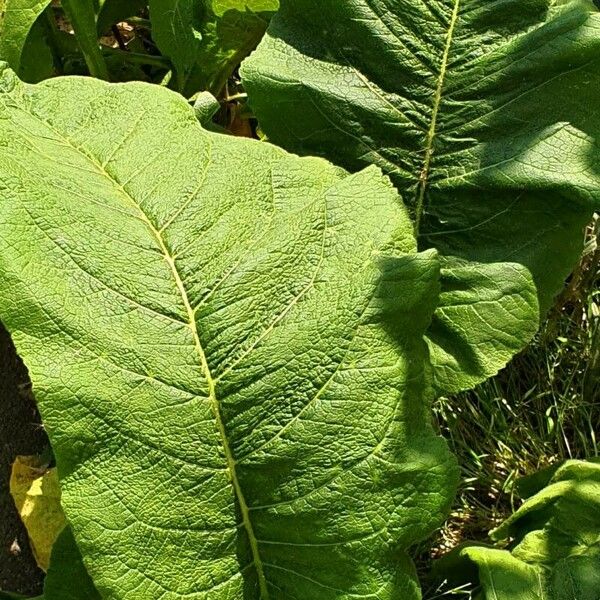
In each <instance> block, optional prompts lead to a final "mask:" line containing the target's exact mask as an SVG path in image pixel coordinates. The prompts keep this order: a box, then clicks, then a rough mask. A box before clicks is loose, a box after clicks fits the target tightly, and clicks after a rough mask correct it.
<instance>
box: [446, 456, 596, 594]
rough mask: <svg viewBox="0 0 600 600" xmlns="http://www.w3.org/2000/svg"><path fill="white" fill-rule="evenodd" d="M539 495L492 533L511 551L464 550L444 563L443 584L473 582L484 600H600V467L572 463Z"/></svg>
mask: <svg viewBox="0 0 600 600" xmlns="http://www.w3.org/2000/svg"><path fill="white" fill-rule="evenodd" d="M543 479H544V477H541V478H540V480H541V481H543ZM534 482H535V480H534ZM531 485H532V481H530V482H529V486H531ZM533 490H535V493H534V495H533V496H532V497H531V498H529V499H528V500H527V501H526V502H525V503H524V504H523V506H521V508H519V510H517V511H516V512H515V513H514V515H512V516H511V517H510V518H509V519H508V520H507V521H505V522H504V523H503V524H502V525H501V526H500V527H499V528H498V529H496V530H495V531H493V532H492V538H493V539H495V540H496V541H500V540H507V539H509V538H510V539H512V540H514V541H513V542H512V549H511V550H498V549H494V548H490V547H484V546H465V547H462V548H458V549H456V550H455V551H454V552H452V553H451V554H450V555H448V556H447V557H445V558H444V559H442V560H441V561H439V563H438V565H437V568H436V575H437V577H445V578H447V579H449V580H450V582H451V583H452V584H458V583H462V582H464V581H465V580H467V581H468V580H473V581H475V582H476V583H478V585H479V586H480V588H481V593H480V596H479V598H480V599H481V600H598V599H599V598H600V463H593V462H583V461H568V462H566V463H565V464H564V465H562V466H561V467H559V468H558V469H556V468H555V469H554V470H553V472H552V473H550V474H549V481H548V483H547V485H546V486H545V487H543V489H540V490H536V488H535V486H534V487H533Z"/></svg>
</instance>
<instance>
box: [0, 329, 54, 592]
mask: <svg viewBox="0 0 600 600" xmlns="http://www.w3.org/2000/svg"><path fill="white" fill-rule="evenodd" d="M47 443H48V438H47V437H46V434H45V432H44V431H43V429H42V428H41V426H40V417H39V414H38V411H37V408H36V406H35V402H34V400H33V396H32V394H31V390H30V385H29V378H28V375H27V370H26V368H25V366H24V365H23V362H22V361H21V360H20V358H19V357H18V356H17V354H16V352H15V349H14V346H13V344H12V341H11V339H10V336H9V335H8V333H7V331H6V329H4V327H3V326H2V325H1V324H0V590H3V591H7V592H18V593H21V594H25V595H31V596H37V595H38V594H41V593H42V582H43V573H42V571H40V569H38V567H37V565H36V563H35V560H34V558H33V556H32V554H31V549H30V547H29V542H28V539H27V533H26V532H25V529H24V527H23V525H22V523H21V520H20V518H19V515H18V513H17V511H16V509H15V506H14V503H13V501H12V498H11V496H10V492H9V481H10V472H11V466H12V463H13V461H14V458H15V456H17V455H23V454H24V455H30V454H41V453H42V452H43V450H44V449H45V448H46V446H47Z"/></svg>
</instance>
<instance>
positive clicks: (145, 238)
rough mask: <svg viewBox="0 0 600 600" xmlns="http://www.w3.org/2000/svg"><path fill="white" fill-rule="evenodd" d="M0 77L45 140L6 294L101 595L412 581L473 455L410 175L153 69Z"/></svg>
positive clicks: (325, 593)
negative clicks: (199, 113) (172, 84)
mask: <svg viewBox="0 0 600 600" xmlns="http://www.w3.org/2000/svg"><path fill="white" fill-rule="evenodd" d="M5 77H6V76H5ZM8 79H10V76H8ZM0 87H1V89H3V90H5V92H4V94H8V99H9V101H8V102H6V103H5V104H4V106H3V107H2V109H1V110H2V111H3V113H4V114H5V115H6V117H7V118H6V119H3V120H2V121H1V123H2V126H3V127H6V128H8V129H10V134H11V135H10V136H7V139H11V140H13V141H12V143H13V144H15V146H14V147H15V148H17V147H18V148H20V149H21V150H20V151H21V152H23V153H24V155H21V156H19V159H18V160H16V158H15V156H13V152H12V150H13V149H14V148H12V147H11V151H10V152H7V153H3V154H2V158H1V161H2V165H3V168H2V171H1V172H2V176H3V180H2V188H1V189H2V195H3V196H4V197H6V198H7V199H8V200H9V201H7V202H3V203H2V209H1V210H0V215H1V216H0V223H1V226H0V232H1V234H0V245H1V246H2V248H3V250H4V249H5V250H6V253H4V251H3V253H2V258H0V269H1V271H2V273H3V278H2V282H3V283H1V284H0V289H1V290H2V292H1V293H2V297H3V298H6V299H8V297H9V296H10V297H11V298H13V299H14V301H11V302H8V301H7V302H5V303H3V305H4V307H5V309H6V310H3V309H0V310H2V319H3V321H5V322H6V323H7V325H8V327H9V328H10V330H11V332H12V335H13V337H14V340H15V342H16V344H17V347H18V349H19V351H20V352H21V354H22V355H23V357H24V359H25V361H26V364H27V365H28V368H29V369H30V373H31V374H32V379H33V381H34V389H35V393H36V396H37V398H38V402H39V404H40V408H41V412H42V416H43V419H44V422H45V423H46V425H47V428H48V431H49V432H50V435H51V438H52V443H53V448H54V450H55V453H56V457H57V465H58V469H59V475H60V477H61V485H62V487H63V503H64V506H65V511H66V514H67V517H68V519H69V522H70V523H71V525H72V527H73V531H74V534H75V537H76V539H77V543H78V545H79V547H80V549H81V551H82V555H83V558H84V563H85V565H86V567H87V568H88V570H89V573H90V575H91V577H92V579H93V580H94V582H95V584H96V586H97V587H98V589H99V590H100V591H101V593H102V594H103V595H110V596H111V597H115V598H121V597H123V598H128V597H131V594H132V593H137V592H136V590H138V591H139V589H143V590H144V594H145V595H146V596H148V597H155V596H157V595H160V594H161V593H162V592H163V591H165V590H167V592H168V593H170V594H172V595H174V597H177V595H183V594H188V595H190V597H192V598H198V599H200V598H206V597H211V598H213V597H215V598H220V597H222V598H227V597H231V596H232V595H234V596H235V595H242V594H244V595H248V597H255V598H259V597H261V598H263V599H265V598H269V597H270V598H272V599H275V598H284V597H285V598H292V597H315V598H333V597H339V595H340V594H342V593H355V592H356V593H363V594H364V595H366V596H367V597H369V595H375V594H376V593H379V591H378V590H380V588H381V589H385V590H386V592H385V593H388V594H391V595H393V594H394V593H396V594H403V596H402V597H403V598H412V597H414V598H417V597H418V584H417V582H416V578H415V573H414V568H413V567H412V566H411V563H410V560H409V558H408V557H407V555H406V548H407V547H408V545H410V544H411V543H413V542H414V541H416V540H418V539H419V538H420V537H422V536H423V535H425V534H426V532H427V531H428V530H430V529H431V527H432V526H434V524H437V523H438V522H439V521H440V520H441V517H442V515H443V514H445V512H446V510H447V508H448V505H449V502H450V498H451V495H452V492H453V490H454V486H455V483H456V467H455V465H454V462H453V460H452V459H451V457H450V456H449V454H448V452H447V449H446V447H445V445H444V443H443V442H442V441H441V440H440V439H439V438H437V437H436V436H435V434H434V433H433V431H432V429H431V425H430V418H429V408H428V405H429V402H430V400H431V387H430V374H429V364H428V359H427V350H426V347H425V344H424V342H423V339H422V335H423V331H424V330H425V328H426V326H427V323H428V321H429V319H430V318H431V313H432V312H433V308H434V305H435V300H436V294H437V287H438V269H439V267H438V264H437V260H436V257H435V254H434V253H432V252H428V253H424V254H416V253H415V240H414V238H413V235H412V226H411V224H410V221H409V220H408V219H407V216H406V214H405V212H404V210H403V209H402V207H401V204H400V203H399V201H398V198H397V195H396V193H395V191H394V190H393V188H392V187H391V185H390V184H389V182H387V181H386V180H385V179H383V178H382V177H381V175H380V173H379V172H378V171H377V170H376V169H374V168H371V169H368V170H366V171H364V172H362V173H359V174H356V175H353V176H348V175H347V174H346V173H345V172H343V171H342V170H340V169H338V168H334V167H332V166H331V165H329V164H327V163H325V162H323V161H321V160H318V159H310V160H307V159H298V158H297V157H292V156H290V155H287V154H285V153H284V152H283V151H281V150H279V149H277V148H275V147H272V146H270V145H267V144H261V143H258V142H251V141H246V140H239V139H233V138H230V137H228V136H217V135H214V134H209V133H206V132H204V131H203V130H202V129H201V128H200V127H199V125H198V123H197V119H196V116H195V113H194V110H193V109H192V108H191V107H190V106H189V105H188V104H187V103H186V102H185V100H184V99H182V98H181V97H178V96H177V95H174V94H172V93H170V92H168V91H167V90H164V89H159V88H155V87H153V86H147V85H143V84H128V85H124V86H110V85H107V84H104V83H102V82H98V81H94V80H89V79H61V80H60V81H58V80H54V81H48V82H45V83H44V84H41V85H38V86H31V87H22V86H20V85H18V84H16V83H14V82H12V83H11V82H10V81H8V82H7V81H5V82H4V84H3V85H2V86H0ZM75 90H76V93H75ZM74 98H76V102H74V101H73V99H74ZM140 99H144V101H143V102H141V101H140ZM134 100H135V101H134ZM90 114H93V115H94V120H93V122H92V123H94V124H95V125H94V124H92V123H90V121H89V115H90ZM108 115H111V118H110V119H108ZM105 117H106V118H105ZM83 124H86V127H82V125H83ZM90 127H91V128H92V130H93V135H92V134H91V132H90ZM8 129H7V131H6V133H8ZM240 156H242V157H246V158H245V160H244V161H242V162H240ZM249 157H251V158H252V159H250V158H249ZM31 160H35V161H36V172H37V173H38V174H40V173H44V176H40V177H36V181H37V182H38V184H35V183H33V182H31V181H30V182H29V183H27V185H26V188H27V190H28V192H27V193H26V194H25V195H23V194H22V193H21V191H20V190H22V189H23V188H22V185H21V184H20V183H19V182H25V181H26V180H27V177H28V176H27V169H26V168H25V167H24V166H23V165H26V164H28V163H29V162H30V161H31ZM231 174H235V175H234V176H232V175H231ZM23 178H25V179H23ZM39 184H41V185H42V186H43V188H44V189H43V191H41V190H39V188H38V191H41V195H39V194H38V193H35V192H34V189H35V186H36V185H39ZM42 196H43V201H41V198H42ZM65 202H68V203H69V210H68V211H65V210H64V208H65ZM140 211H141V212H140ZM390 211H391V213H393V214H394V217H393V218H390ZM142 213H143V214H142ZM144 215H145V216H144ZM15 222H21V224H22V225H25V226H26V228H27V229H28V231H29V233H30V235H29V236H28V237H27V239H26V240H25V238H24V237H22V236H21V235H20V234H19V233H17V232H18V231H22V229H20V227H17V228H16V229H14V228H12V227H11V226H10V224H11V223H15ZM382 223H383V226H382ZM11 231H12V232H13V234H11ZM9 238H10V239H9ZM159 239H160V240H162V242H161V241H159ZM14 244H16V246H15V245H14ZM22 244H25V245H26V246H27V248H28V250H26V251H25V252H23V250H24V247H23V246H22ZM10 247H12V248H13V249H12V250H11V249H10ZM17 247H18V249H17ZM24 260H25V261H27V264H35V265H37V267H36V268H39V265H40V264H43V265H44V267H43V268H42V269H41V271H40V272H41V273H42V276H41V277H39V278H36V279H35V280H32V279H31V278H29V277H27V271H28V267H27V264H25V263H24V262H22V261H24ZM378 261H379V264H378ZM132 265H135V268H132ZM43 290H45V291H43ZM185 298H187V301H186V300H185ZM65 302H66V304H65ZM66 305H68V306H71V307H74V309H75V310H73V311H71V310H67V311H64V310H63V309H64V307H65V306H66ZM190 309H191V310H190ZM192 312H193V316H194V323H191V320H192V319H191V314H192ZM194 330H195V331H196V334H194ZM40 335H41V336H42V337H43V338H44V340H45V342H44V344H43V345H40V344H38V343H37V342H36V338H38V336H40ZM198 340H200V341H201V344H200V346H201V348H202V354H203V355H204V357H205V360H204V361H203V360H202V359H201V354H200V353H199V351H198ZM49 356H52V363H51V364H50V363H49V361H48V357H49ZM199 358H200V360H199ZM55 365H59V368H58V369H57V368H55ZM211 382H212V383H211ZM215 398H218V400H219V402H218V407H215ZM374 407H377V409H376V410H373V408H374ZM217 408H218V411H219V413H216V410H217ZM219 414H220V418H217V417H218V415H219ZM65 419H68V426H66V427H65ZM219 421H220V422H221V425H222V427H223V428H224V429H225V434H226V435H225V437H226V440H227V445H228V447H229V453H228V452H227V450H226V448H225V445H224V443H223V441H224V440H223V437H224V436H223V434H222V432H221V427H220V426H219ZM407 423H410V424H411V425H410V427H409V426H407ZM284 427H285V429H284ZM228 454H229V455H230V456H231V457H234V458H235V472H236V475H237V481H238V485H237V486H235V485H234V484H233V483H232V480H231V477H230V476H229V475H228V471H231V470H232V469H233V467H232V465H231V461H230V460H228V458H227V455H228ZM157 482H162V483H158V484H157ZM415 486H416V489H417V490H418V492H415ZM236 487H239V490H241V492H240V491H239V490H237V489H234V488H236ZM350 490H353V491H352V493H346V491H350ZM421 490H423V492H425V491H426V493H423V494H421V493H420V491H421ZM431 490H437V492H436V493H435V494H434V495H433V496H432V495H431V494H430V491H431ZM243 503H245V505H246V509H247V513H248V515H249V517H248V518H249V519H250V520H251V527H250V526H249V525H248V524H247V523H246V522H245V520H244V518H243V515H242V513H243V512H244V511H243V509H242V508H241V507H242V505H243ZM381 506H386V507H388V511H387V514H385V515H384V514H380V513H379V508H380V507H381ZM375 507H379V508H377V509H375ZM425 507H427V508H426V509H425V510H423V509H424V508H425ZM345 514H347V515H349V518H347V519H342V520H341V521H339V520H338V519H337V518H336V516H335V515H345ZM423 514H426V515H427V516H426V518H423ZM247 520H248V519H246V521H247ZM391 546H394V548H395V551H394V553H393V555H392V553H390V552H388V550H389V548H390V547H391ZM256 548H258V554H257V552H256ZM332 548H335V550H334V551H332ZM257 556H258V558H259V559H260V561H261V563H262V569H261V567H260V565H257V564H256V562H257ZM132 564H135V566H136V568H135V569H132V568H131V565H132ZM261 570H262V576H261ZM179 573H185V576H183V577H179V575H178V574H179ZM349 573H351V574H352V575H351V576H349V575H348V574H349ZM261 578H262V583H261ZM116 582H119V583H120V586H119V585H117V583H116ZM140 586H141V588H140ZM265 586H267V588H268V592H267V591H265Z"/></svg>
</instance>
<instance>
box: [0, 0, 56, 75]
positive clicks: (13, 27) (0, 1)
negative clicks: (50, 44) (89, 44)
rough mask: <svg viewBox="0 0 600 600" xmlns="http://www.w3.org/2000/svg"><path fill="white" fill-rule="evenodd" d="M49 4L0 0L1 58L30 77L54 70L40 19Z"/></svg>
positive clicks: (45, 0) (37, 0) (38, 0)
mask: <svg viewBox="0 0 600 600" xmlns="http://www.w3.org/2000/svg"><path fill="white" fill-rule="evenodd" d="M49 4H50V0H0V60H5V61H6V62H8V63H9V64H10V66H11V67H12V68H13V69H14V70H15V71H16V72H17V73H20V74H21V76H25V77H27V79H28V80H34V81H39V80H41V79H44V78H45V77H49V76H50V74H51V73H52V68H53V65H52V55H51V54H50V50H49V49H48V48H47V46H46V43H45V39H44V37H45V28H44V26H43V23H42V22H40V21H39V19H40V18H41V17H42V13H43V12H44V10H46V8H47V7H48V5H49ZM32 31H33V35H31V36H30V33H32Z"/></svg>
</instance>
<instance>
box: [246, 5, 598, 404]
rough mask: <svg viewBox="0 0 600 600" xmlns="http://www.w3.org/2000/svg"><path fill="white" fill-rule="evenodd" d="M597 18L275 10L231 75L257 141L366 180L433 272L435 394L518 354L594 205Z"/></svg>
mask: <svg viewBox="0 0 600 600" xmlns="http://www.w3.org/2000/svg"><path fill="white" fill-rule="evenodd" d="M599 53H600V16H599V15H598V14H597V13H596V12H595V10H593V9H592V8H591V4H590V3H589V2H581V1H572V2H553V1H551V0H496V1H490V0H324V1H323V2H318V3H315V2H312V1H311V0H283V2H282V6H281V9H280V11H279V13H278V14H277V15H276V16H275V17H274V19H273V21H272V22H271V25H270V28H269V30H268V33H267V35H266V37H265V38H264V40H263V42H261V45H260V46H259V49H258V50H257V51H256V52H255V53H254V54H253V55H252V56H251V57H250V58H249V59H248V60H247V61H246V63H245V64H244V65H243V69H242V75H243V77H244V82H245V85H246V88H247V90H248V93H249V97H250V102H251V106H252V107H253V108H254V110H255V112H256V113H257V115H258V117H259V120H260V124H261V127H262V128H263V130H264V131H265V133H266V134H267V136H268V137H269V139H270V140H271V141H273V142H274V143H277V144H279V145H282V146H283V147H285V148H287V149H289V150H292V151H294V152H298V153H300V154H314V155H321V156H325V157H327V158H329V159H330V160H333V161H334V162H336V163H338V164H341V165H343V166H345V167H346V168H349V169H359V168H362V167H363V166H365V165H367V164H376V165H378V166H379V167H381V168H382V169H383V170H384V171H385V172H387V173H388V174H389V175H390V177H391V178H392V180H393V182H394V183H395V185H396V186H397V188H398V189H399V190H400V192H401V193H402V196H403V198H404V200H405V202H406V203H407V204H408V205H409V206H410V207H411V210H412V214H413V218H414V220H415V227H416V231H417V235H418V238H419V247H420V248H421V249H426V248H431V247H434V248H437V249H438V250H439V251H440V253H441V255H442V274H443V288H442V295H441V302H440V306H439V307H438V309H437V311H436V314H435V316H434V319H433V322H432V325H431V327H430V329H429V333H428V337H429V345H430V349H431V352H432V355H433V360H434V364H435V366H436V382H437V388H438V393H440V394H443V393H449V392H455V391H457V390H460V389H464V388H468V387H471V386H473V385H474V384H476V383H478V382H480V381H482V380H484V379H485V378H487V377H489V376H490V375H493V374H494V373H495V372H496V371H497V370H498V369H499V368H501V367H502V366H504V364H505V363H506V362H507V360H509V359H510V357H511V356H512V355H513V354H514V353H515V352H517V351H519V350H520V349H521V348H522V347H523V346H524V345H525V344H526V343H527V342H528V341H529V340H530V339H531V337H532V335H533V334H534V332H535V330H536V328H537V322H538V319H539V318H540V316H542V315H543V314H545V312H546V310H547V309H548V307H549V306H550V303H551V301H552V299H553V297H554V295H555V294H556V293H557V291H558V290H559V289H560V288H561V286H562V284H563V282H564V279H565V277H566V276H567V275H568V274H569V272H570V270H571V269H572V267H573V264H574V263H575V262H576V260H577V258H578V257H579V255H580V253H581V247H582V243H581V241H582V234H581V230H582V228H583V226H584V225H585V224H586V222H587V221H588V220H589V219H590V218H591V216H592V214H593V211H594V209H597V207H598V205H599V192H598V190H599V189H600V177H599V173H598V165H599V164H600V156H599V151H598V146H597V142H596V139H597V137H598V134H599V131H600V118H598V116H597V114H596V113H595V112H594V111H592V110H590V107H591V106H594V105H595V104H596V101H597V90H598V87H599V85H600V63H599V62H598V60H597V57H598V54H599Z"/></svg>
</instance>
